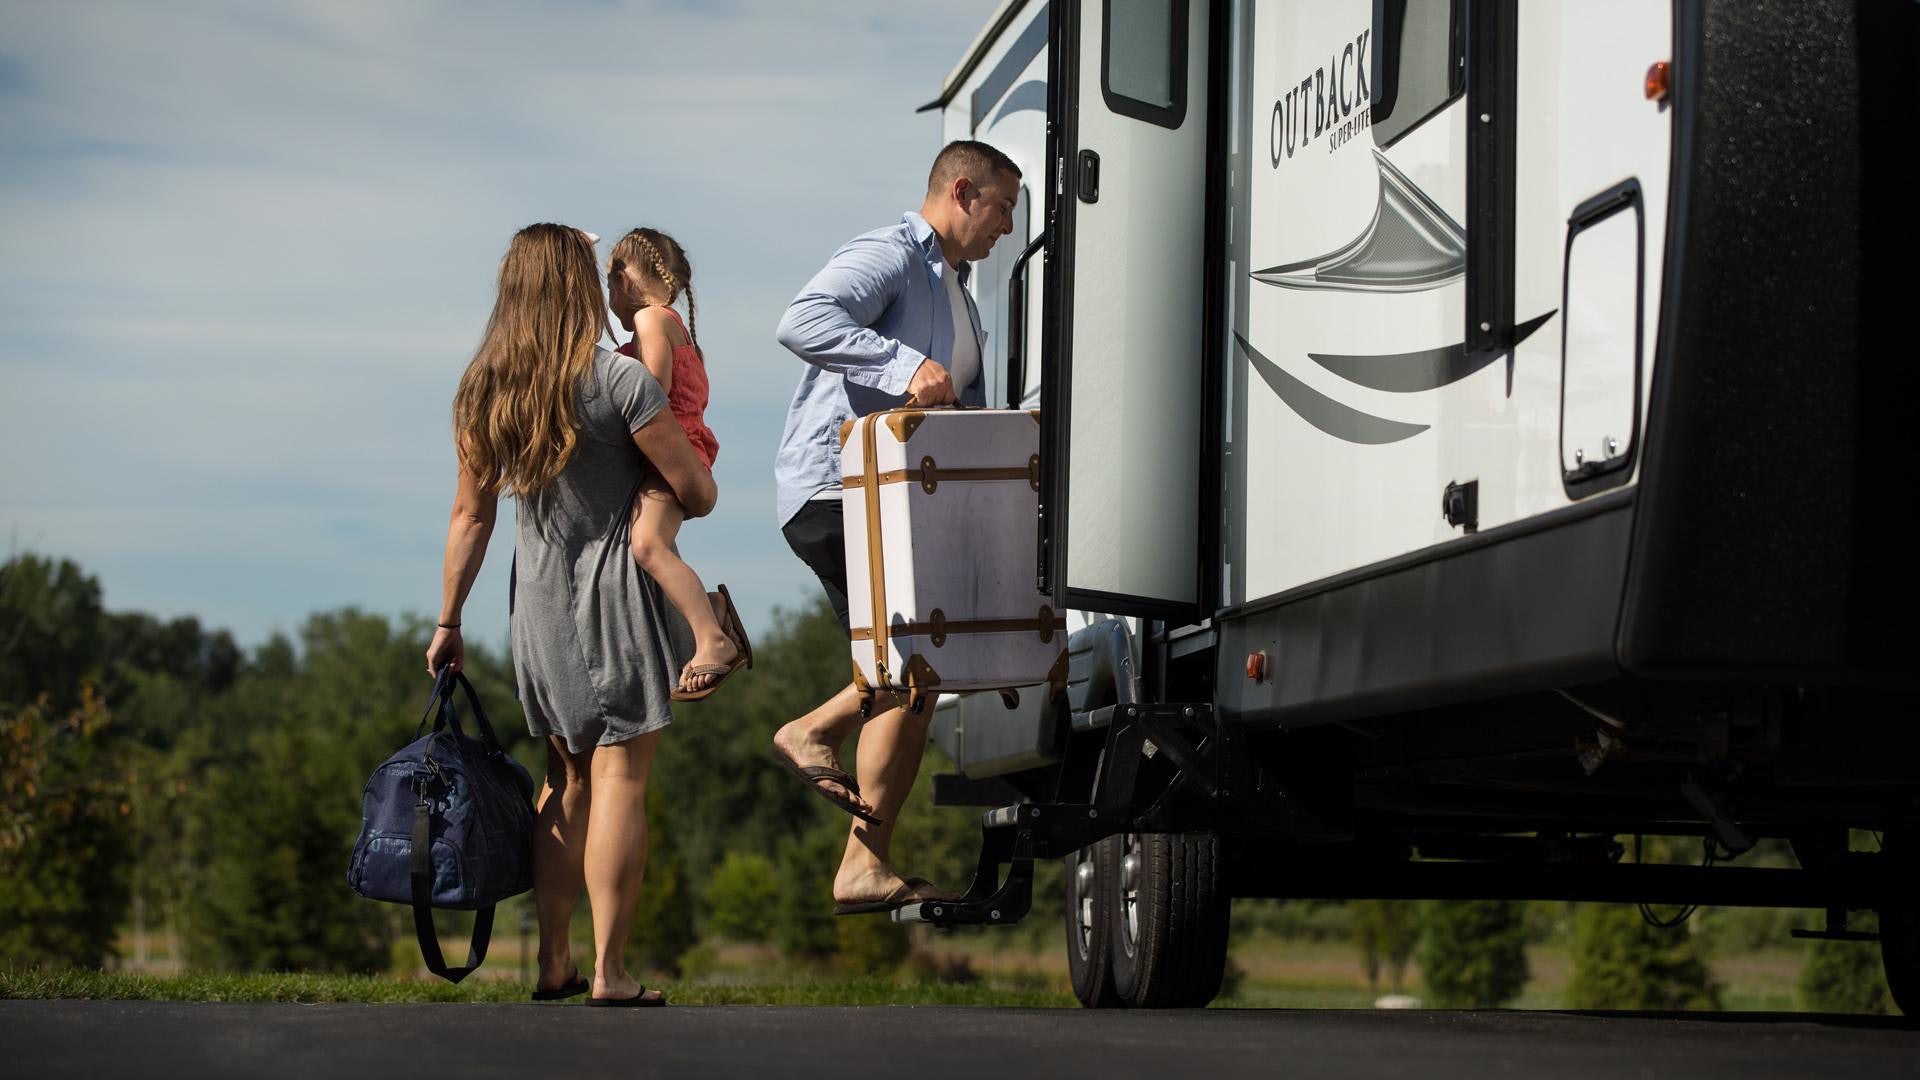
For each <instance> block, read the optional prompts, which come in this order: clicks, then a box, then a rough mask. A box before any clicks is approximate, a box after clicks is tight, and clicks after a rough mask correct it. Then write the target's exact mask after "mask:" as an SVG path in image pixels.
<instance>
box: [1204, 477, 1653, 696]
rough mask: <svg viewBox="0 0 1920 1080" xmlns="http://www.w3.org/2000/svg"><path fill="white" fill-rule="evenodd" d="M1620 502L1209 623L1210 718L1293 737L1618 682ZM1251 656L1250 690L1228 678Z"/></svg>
mask: <svg viewBox="0 0 1920 1080" xmlns="http://www.w3.org/2000/svg"><path fill="white" fill-rule="evenodd" d="M1631 500H1632V492H1630V491H1618V492H1610V493H1608V494H1606V495H1596V496H1594V497H1593V498H1592V499H1590V500H1588V501H1587V502H1586V503H1584V504H1582V505H1580V506H1576V507H1571V508H1569V509H1567V510H1563V511H1557V512H1555V513H1553V514H1549V515H1542V517H1541V518H1537V519H1533V520H1530V521H1526V522H1521V523H1518V524H1517V525H1508V526H1503V527H1502V528H1500V529H1496V530H1489V531H1487V532H1485V533H1480V534H1478V535H1476V536H1472V537H1467V538H1464V539H1461V540H1455V541H1453V542H1452V543H1450V544H1446V545H1442V546H1441V548H1439V549H1438V550H1430V551H1428V552H1422V553H1420V554H1419V555H1418V556H1417V557H1414V558H1408V559H1402V560H1396V561H1394V562H1393V563H1390V564H1383V565H1382V566H1380V567H1369V568H1367V569H1365V570H1362V571H1356V572H1354V573H1353V574H1350V575H1342V576H1341V577H1340V578H1336V579H1331V580H1330V581H1329V582H1327V583H1325V587H1322V586H1319V585H1316V586H1313V587H1310V588H1309V589H1305V590H1299V591H1298V594H1297V595H1286V594H1283V595H1282V596H1281V597H1280V598H1279V599H1278V601H1277V602H1275V603H1274V604H1273V605H1272V606H1267V607H1263V608H1262V609H1260V610H1256V611H1252V612H1249V613H1246V614H1242V615H1236V616H1233V617H1231V618H1222V619H1221V620H1220V621H1219V623H1218V625H1219V628H1220V647H1219V658H1218V664H1219V667H1220V672H1219V682H1218V686H1219V690H1218V692H1217V694H1218V696H1217V697H1216V698H1215V703H1216V704H1217V706H1218V707H1219V709H1220V710H1221V715H1222V716H1225V717H1228V718H1230V719H1232V720H1233V721H1235V722H1238V723H1277V724H1280V725H1283V726H1286V727H1296V726H1305V725H1310V724H1317V723H1325V722H1329V721H1333V720H1344V719H1348V718H1351V717H1355V716H1369V715H1377V714H1381V713H1387V712H1397V711H1404V710H1409V709H1416V708H1427V707H1431V706H1435V705H1442V704H1446V703H1449V702H1455V701H1465V700H1470V699H1473V698H1484V697H1494V696H1497V695H1501V694H1511V693H1519V692H1522V691H1528V690H1540V689H1547V688H1551V687H1556V686H1572V685H1576V684H1580V683H1587V682H1596V681H1599V680H1602V679H1606V678H1609V677H1612V676H1614V675H1617V674H1618V673H1619V672H1618V669H1617V668H1616V667H1615V666H1614V662H1613V635H1614V629H1615V626H1616V625H1617V622H1618V618H1619V613H1620V608H1619V604H1620V588H1621V582H1622V580H1623V579H1624V578H1625V576H1626V567H1627V538H1628V535H1629V533H1630V532H1631V530H1632V515H1633V503H1632V501H1631ZM1435 556H1437V557H1435ZM1252 652H1265V653H1266V654H1267V658H1268V670H1269V672H1270V673H1271V677H1270V678H1268V679H1266V680H1264V681H1262V682H1259V683H1255V682H1252V681H1251V680H1249V679H1247V678H1246V677H1245V675H1244V673H1243V672H1242V670H1241V667H1242V664H1243V663H1244V662H1245V659H1246V656H1247V654H1248V653H1252Z"/></svg>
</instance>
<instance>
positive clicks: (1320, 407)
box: [1233, 333, 1427, 446]
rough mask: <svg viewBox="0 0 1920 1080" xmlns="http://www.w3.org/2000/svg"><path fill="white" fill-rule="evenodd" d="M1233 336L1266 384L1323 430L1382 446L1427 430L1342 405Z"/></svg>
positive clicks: (1358, 441)
mask: <svg viewBox="0 0 1920 1080" xmlns="http://www.w3.org/2000/svg"><path fill="white" fill-rule="evenodd" d="M1233 340H1235V341H1237V342H1239V343H1240V351H1241V352H1244V353H1246V354H1247V360H1248V362H1249V363H1251V364H1252V365H1253V369H1254V370H1255V371H1258V372H1259V373H1260V377H1261V378H1262V379H1265V380H1266V383H1267V386H1268V387H1270V388H1272V390H1273V392H1274V393H1275V394H1277V395H1279V397H1280V400H1281V401H1284V402H1286V403H1287V408H1289V409H1292V410H1293V411H1294V412H1296V413H1299V414H1300V418H1301V419H1302V420H1305V421H1306V422H1307V423H1309V424H1312V425H1313V426H1314V427H1316V428H1319V429H1320V430H1321V431H1324V432H1326V433H1327V434H1329V435H1331V436H1333V437H1334V438H1336V439H1341V440H1344V441H1346V442H1350V443H1360V444H1363V445H1367V446H1379V445H1382V444H1385V443H1396V442H1399V441H1401V440H1402V439H1411V438H1413V437H1414V436H1415V435H1418V434H1420V433H1421V432H1423V431H1425V430H1427V425H1426V424H1406V423H1402V422H1400V421H1398V420H1388V419H1386V418H1385V417H1380V416H1374V415H1373V414H1371V413H1364V412H1361V411H1360V410H1359V409H1355V408H1352V407H1351V406H1347V405H1342V404H1341V403H1339V402H1338V401H1335V400H1333V399H1332V398H1330V397H1328V396H1327V395H1325V394H1323V393H1321V392H1320V391H1318V390H1315V389H1314V388H1313V387H1311V386H1308V385H1307V384H1306V383H1303V382H1301V381H1300V380H1299V379H1296V378H1294V377H1293V376H1291V375H1289V374H1287V373H1286V372H1285V371H1283V370H1281V368H1280V365H1278V364H1276V363H1274V362H1273V361H1271V360H1269V359H1267V358H1266V357H1265V356H1264V355H1262V354H1261V352H1260V350H1259V349H1256V348H1254V347H1253V346H1252V345H1249V344H1248V343H1247V339H1246V338H1244V337H1241V336H1240V335H1239V334H1238V333H1235V334H1234V335H1233Z"/></svg>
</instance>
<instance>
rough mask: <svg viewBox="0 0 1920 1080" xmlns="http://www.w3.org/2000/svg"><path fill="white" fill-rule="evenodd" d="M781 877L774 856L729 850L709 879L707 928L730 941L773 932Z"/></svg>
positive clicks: (762, 937)
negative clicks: (775, 906)
mask: <svg viewBox="0 0 1920 1080" xmlns="http://www.w3.org/2000/svg"><path fill="white" fill-rule="evenodd" d="M779 889H780V878H779V876H778V875H777V874H776V873H775V872H774V868H773V860H772V859H769V858H767V857H766V856H765V855H762V854H760V853H759V852H757V851H730V852H728V853H727V857H726V858H725V859H723V860H721V863H720V866H719V867H718V868H717V869H715V870H714V872H713V876H712V877H711V878H709V879H708V880H707V931H708V932H709V933H711V934H714V935H716V936H718V937H721V938H725V939H727V940H729V941H766V940H768V939H769V938H771V937H772V936H773V921H774V920H773V912H774V904H775V897H776V895H777V894H778V892H779Z"/></svg>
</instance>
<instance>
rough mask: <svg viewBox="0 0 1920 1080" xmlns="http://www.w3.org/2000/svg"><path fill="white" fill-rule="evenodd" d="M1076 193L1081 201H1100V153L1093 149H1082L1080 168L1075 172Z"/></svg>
mask: <svg viewBox="0 0 1920 1080" xmlns="http://www.w3.org/2000/svg"><path fill="white" fill-rule="evenodd" d="M1073 191H1074V194H1076V195H1078V196H1080V201H1081V202H1088V203H1092V202H1099V201H1100V155H1099V154H1096V153H1094V152H1093V151H1091V150H1082V151H1080V168H1079V171H1078V172H1077V173H1076V174H1075V177H1074V183H1073Z"/></svg>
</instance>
